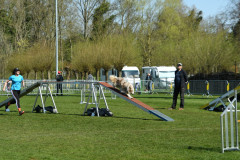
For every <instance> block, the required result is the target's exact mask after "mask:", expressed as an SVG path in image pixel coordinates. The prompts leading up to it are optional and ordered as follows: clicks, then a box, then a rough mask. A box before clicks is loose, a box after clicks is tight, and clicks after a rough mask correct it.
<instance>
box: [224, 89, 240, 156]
mask: <svg viewBox="0 0 240 160" xmlns="http://www.w3.org/2000/svg"><path fill="white" fill-rule="evenodd" d="M238 89H239V87H237V88H235V89H234V90H233V92H234V98H233V99H232V100H230V99H228V101H229V105H228V106H227V108H226V109H225V110H224V111H223V113H222V114H221V116H220V120H221V140H222V153H224V152H225V151H234V150H238V151H239V139H238V122H239V120H238V110H237V97H238ZM229 121H230V122H229Z"/></svg>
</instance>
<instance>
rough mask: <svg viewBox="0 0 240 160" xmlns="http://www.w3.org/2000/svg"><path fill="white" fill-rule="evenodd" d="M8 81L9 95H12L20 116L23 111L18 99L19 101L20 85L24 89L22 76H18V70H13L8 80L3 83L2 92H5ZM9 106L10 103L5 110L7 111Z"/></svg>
mask: <svg viewBox="0 0 240 160" xmlns="http://www.w3.org/2000/svg"><path fill="white" fill-rule="evenodd" d="M9 81H12V86H11V93H12V96H13V98H14V100H15V102H16V106H17V109H18V113H19V115H20V116H21V115H22V114H24V111H22V110H21V106H20V100H19V99H20V92H21V85H23V87H24V85H25V84H24V79H23V76H21V75H20V70H19V69H18V68H15V69H14V70H13V75H11V76H10V77H9V79H8V80H7V81H6V82H5V84H4V87H3V91H5V88H6V86H7V84H8V82H9ZM15 102H14V103H15ZM9 105H10V103H8V104H7V105H6V109H8V106H9Z"/></svg>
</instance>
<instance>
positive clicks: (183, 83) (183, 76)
mask: <svg viewBox="0 0 240 160" xmlns="http://www.w3.org/2000/svg"><path fill="white" fill-rule="evenodd" d="M177 72H178V70H176V71H175V79H174V83H175V86H176V74H177ZM180 74H181V88H185V87H186V83H187V82H188V78H187V73H186V72H185V71H184V70H183V69H182V70H181V72H180Z"/></svg>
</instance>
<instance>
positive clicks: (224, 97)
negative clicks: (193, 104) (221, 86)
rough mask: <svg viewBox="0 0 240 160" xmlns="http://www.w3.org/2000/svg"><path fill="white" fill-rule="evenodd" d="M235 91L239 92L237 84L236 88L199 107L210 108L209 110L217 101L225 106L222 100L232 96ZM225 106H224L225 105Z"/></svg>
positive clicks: (239, 87)
mask: <svg viewBox="0 0 240 160" xmlns="http://www.w3.org/2000/svg"><path fill="white" fill-rule="evenodd" d="M235 91H237V93H238V94H239V93H240V86H237V87H236V88H234V89H233V90H231V91H228V92H227V93H225V94H223V95H222V96H220V97H218V98H216V99H214V100H213V101H211V102H209V103H207V104H205V105H203V106H202V107H200V108H201V109H207V108H211V107H212V108H211V110H213V109H214V108H215V107H216V106H217V105H218V104H219V103H222V104H223V105H224V106H225V103H224V101H226V100H227V99H228V98H230V97H232V96H234V93H235ZM225 107H226V106H225Z"/></svg>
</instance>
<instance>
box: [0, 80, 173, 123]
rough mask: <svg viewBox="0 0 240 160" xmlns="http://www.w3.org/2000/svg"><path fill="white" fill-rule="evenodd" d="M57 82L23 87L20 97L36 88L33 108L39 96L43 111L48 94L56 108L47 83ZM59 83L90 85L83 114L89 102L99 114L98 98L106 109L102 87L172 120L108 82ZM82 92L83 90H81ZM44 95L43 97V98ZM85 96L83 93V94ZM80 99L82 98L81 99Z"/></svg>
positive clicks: (5, 102)
mask: <svg viewBox="0 0 240 160" xmlns="http://www.w3.org/2000/svg"><path fill="white" fill-rule="evenodd" d="M57 83H59V82H52V81H40V82H37V83H34V84H33V85H31V86H29V87H27V88H25V89H24V90H22V91H21V93H20V97H23V96H25V95H27V94H28V93H30V92H32V91H33V90H34V89H36V88H38V93H37V96H36V99H35V102H34V105H33V110H32V111H34V109H35V107H36V103H37V100H38V98H39V97H40V98H41V103H42V106H43V112H44V113H45V109H44V107H45V106H46V99H47V97H48V96H49V95H50V97H51V100H52V103H53V105H54V108H55V109H56V110H57V107H56V104H55V101H54V98H53V96H52V92H51V89H50V87H49V84H57ZM60 83H75V84H80V85H82V84H83V85H90V88H91V89H90V92H89V94H88V100H87V102H86V106H85V109H84V114H85V112H86V110H87V107H88V106H89V104H95V105H96V109H97V115H98V116H99V112H98V109H99V107H100V106H99V105H100V99H103V100H104V104H105V107H106V109H108V104H107V100H106V97H105V95H104V91H103V87H104V88H106V89H108V90H110V91H111V93H112V94H114V95H116V96H118V97H120V98H121V99H123V100H125V101H127V102H129V103H131V104H133V105H134V106H136V107H138V108H140V109H142V110H143V111H145V112H147V113H150V114H153V115H154V116H157V117H158V118H160V119H162V120H163V121H174V120H173V119H172V118H170V117H168V116H166V115H164V114H163V113H161V112H159V111H158V110H155V109H154V108H152V107H150V106H148V105H146V104H145V103H143V102H141V101H139V100H137V99H135V98H132V99H131V98H129V97H128V96H127V95H126V94H124V93H122V92H121V91H120V90H119V89H116V88H114V87H113V86H111V85H110V84H109V83H107V82H86V81H76V82H60ZM96 87H97V88H98V89H99V93H98V92H97V89H96ZM43 88H45V90H46V93H43ZM81 93H83V92H81ZM44 95H45V98H44ZM97 95H99V98H98V97H97ZM84 96H85V94H84ZM81 99H82V95H81ZM90 99H92V103H91V102H90ZM12 101H14V99H13V98H12V97H10V98H8V99H7V100H5V101H3V102H1V103H0V107H2V106H5V105H6V104H8V103H9V102H12ZM81 101H82V100H81Z"/></svg>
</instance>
